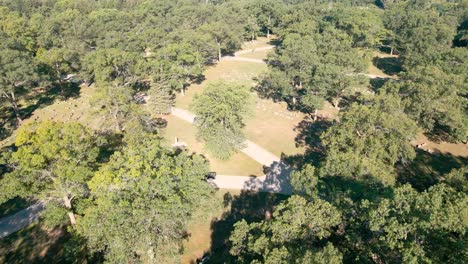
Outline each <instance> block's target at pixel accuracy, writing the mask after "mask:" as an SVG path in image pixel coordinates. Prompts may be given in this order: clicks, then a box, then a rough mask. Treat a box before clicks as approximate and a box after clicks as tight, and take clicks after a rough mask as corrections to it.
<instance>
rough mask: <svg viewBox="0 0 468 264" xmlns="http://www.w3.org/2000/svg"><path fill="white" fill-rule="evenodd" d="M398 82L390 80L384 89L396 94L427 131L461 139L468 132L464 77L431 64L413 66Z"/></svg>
mask: <svg viewBox="0 0 468 264" xmlns="http://www.w3.org/2000/svg"><path fill="white" fill-rule="evenodd" d="M402 79H403V80H402V81H401V82H392V83H389V84H388V85H387V86H386V87H384V89H385V90H387V91H388V92H390V93H397V94H398V95H400V96H401V97H402V99H403V102H404V103H405V105H406V108H405V112H406V113H408V115H409V116H410V117H411V118H413V119H414V120H415V121H417V122H418V124H419V125H420V126H421V127H423V128H424V129H425V130H426V131H428V132H430V133H432V134H434V135H436V134H441V133H440V131H443V132H444V133H446V134H447V135H448V136H446V137H444V139H446V140H447V139H448V140H455V141H463V140H466V138H467V135H468V127H467V124H468V120H467V110H466V109H467V108H466V105H467V103H468V101H467V99H466V91H467V89H466V79H465V78H464V77H463V76H462V75H458V74H447V73H445V72H444V71H443V70H442V69H440V68H438V67H434V66H426V67H415V68H413V69H411V70H410V71H408V72H407V73H405V74H402Z"/></svg>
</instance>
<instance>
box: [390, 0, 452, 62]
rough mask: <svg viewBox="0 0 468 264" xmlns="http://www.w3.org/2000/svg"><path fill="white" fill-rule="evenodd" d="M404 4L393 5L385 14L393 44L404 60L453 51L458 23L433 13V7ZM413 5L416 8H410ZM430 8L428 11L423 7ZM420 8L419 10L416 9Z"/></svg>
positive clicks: (425, 4)
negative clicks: (428, 52)
mask: <svg viewBox="0 0 468 264" xmlns="http://www.w3.org/2000/svg"><path fill="white" fill-rule="evenodd" d="M418 2H419V3H418V4H415V3H412V1H405V2H402V3H399V4H395V5H392V6H391V8H390V9H389V10H387V11H386V12H385V16H384V18H385V22H384V24H385V25H386V27H387V28H388V29H389V30H391V31H392V32H393V34H391V37H392V38H390V40H389V41H390V43H391V44H393V45H392V49H393V48H396V49H397V50H398V52H399V53H402V54H403V55H404V56H405V59H406V58H408V57H413V56H420V58H421V59H422V60H424V56H425V54H426V53H427V51H431V50H433V49H432V48H435V49H447V48H450V46H451V44H452V40H453V39H454V36H455V34H456V31H455V30H456V20H455V18H453V17H449V16H441V15H439V14H437V12H435V11H434V10H431V8H430V3H427V2H426V3H424V2H422V1H418ZM412 4H414V5H413V6H411V5H412ZM427 5H429V7H427V9H426V10H424V6H427ZM416 8H417V9H416Z"/></svg>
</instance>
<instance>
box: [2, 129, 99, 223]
mask: <svg viewBox="0 0 468 264" xmlns="http://www.w3.org/2000/svg"><path fill="white" fill-rule="evenodd" d="M103 140H104V139H103V138H98V137H96V136H95V135H94V133H92V132H91V131H89V130H88V129H86V128H84V127H83V126H82V125H80V124H78V123H55V122H43V123H39V124H37V123H33V124H31V125H25V126H23V127H21V128H20V131H19V133H18V135H17V137H16V142H15V145H16V147H17V148H18V150H17V151H15V152H12V153H9V152H7V156H6V157H4V158H5V160H6V163H7V164H8V166H10V167H11V168H12V169H13V171H12V172H10V173H7V174H6V175H5V176H4V178H3V179H2V180H1V185H0V186H1V192H0V193H1V196H0V198H1V199H0V203H2V202H5V201H7V200H9V199H11V198H13V197H15V196H20V197H26V198H30V197H32V198H34V199H38V200H40V201H43V202H44V203H45V204H46V207H56V206H58V207H61V208H66V210H68V215H69V217H70V221H71V223H72V224H74V223H75V217H74V214H73V211H72V201H73V199H75V198H79V197H85V196H86V195H87V192H88V187H87V181H88V180H89V179H91V177H92V175H93V173H94V171H95V170H96V168H97V166H98V157H99V153H100V146H101V145H102V144H103V143H104V142H103ZM61 211H62V212H64V210H61ZM63 215H64V214H62V217H63Z"/></svg>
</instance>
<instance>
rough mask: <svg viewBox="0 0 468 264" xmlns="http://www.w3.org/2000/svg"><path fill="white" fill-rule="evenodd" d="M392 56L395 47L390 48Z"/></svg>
mask: <svg viewBox="0 0 468 264" xmlns="http://www.w3.org/2000/svg"><path fill="white" fill-rule="evenodd" d="M390 55H393V47H390Z"/></svg>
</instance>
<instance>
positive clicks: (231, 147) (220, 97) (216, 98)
mask: <svg viewBox="0 0 468 264" xmlns="http://www.w3.org/2000/svg"><path fill="white" fill-rule="evenodd" d="M252 104H253V99H252V96H251V95H250V92H249V90H248V88H247V87H245V86H241V85H236V84H231V83H224V82H215V83H211V84H208V85H207V86H206V87H205V89H204V91H203V93H201V94H200V95H198V94H197V95H195V98H194V100H193V103H192V105H191V106H190V107H191V109H193V111H194V112H195V114H196V115H197V119H196V126H197V128H198V132H197V137H198V138H199V139H201V140H203V141H204V142H205V143H206V146H205V147H206V148H207V149H208V150H209V151H210V152H211V153H212V154H213V155H214V156H215V157H218V158H220V159H228V158H229V157H230V156H231V155H232V154H233V153H235V152H236V151H237V150H238V149H239V148H241V147H242V146H243V143H244V141H245V136H244V134H243V132H242V128H243V127H244V125H245V119H246V117H247V116H248V115H249V114H250V112H251V108H252Z"/></svg>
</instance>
